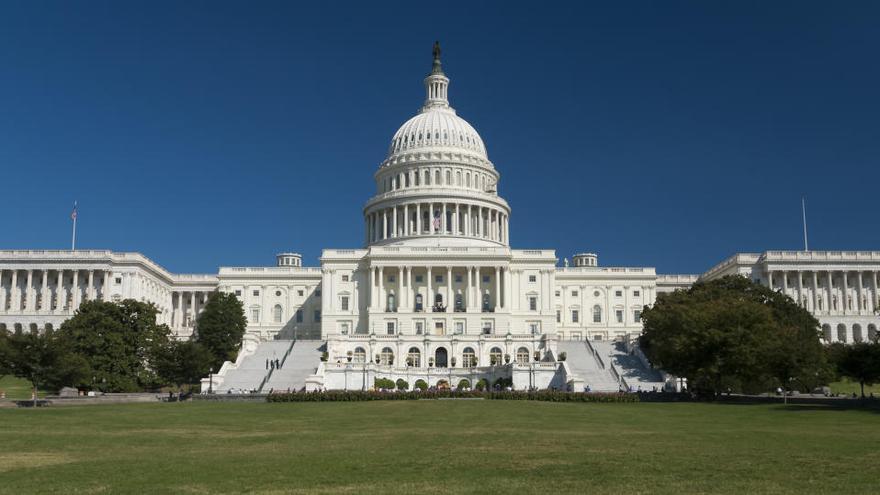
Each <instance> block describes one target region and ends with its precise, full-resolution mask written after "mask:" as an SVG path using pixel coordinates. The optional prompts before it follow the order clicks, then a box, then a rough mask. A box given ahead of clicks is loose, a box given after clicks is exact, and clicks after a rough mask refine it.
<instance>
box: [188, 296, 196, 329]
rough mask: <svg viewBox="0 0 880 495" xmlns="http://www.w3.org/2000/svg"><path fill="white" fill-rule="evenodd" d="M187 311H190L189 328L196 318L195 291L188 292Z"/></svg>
mask: <svg viewBox="0 0 880 495" xmlns="http://www.w3.org/2000/svg"><path fill="white" fill-rule="evenodd" d="M189 312H190V324H189V326H190V328H192V327H193V322H195V320H196V293H195V292H190V293H189Z"/></svg>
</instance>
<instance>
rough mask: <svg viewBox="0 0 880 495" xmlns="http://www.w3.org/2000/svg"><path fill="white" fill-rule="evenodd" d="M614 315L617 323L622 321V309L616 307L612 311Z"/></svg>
mask: <svg viewBox="0 0 880 495" xmlns="http://www.w3.org/2000/svg"><path fill="white" fill-rule="evenodd" d="M614 314H615V316H617V323H623V310H622V309H618V310H617V311H615V312H614Z"/></svg>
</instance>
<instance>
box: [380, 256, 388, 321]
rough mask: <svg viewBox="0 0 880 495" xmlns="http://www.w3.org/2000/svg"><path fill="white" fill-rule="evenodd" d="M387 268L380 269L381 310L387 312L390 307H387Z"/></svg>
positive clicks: (381, 267)
mask: <svg viewBox="0 0 880 495" xmlns="http://www.w3.org/2000/svg"><path fill="white" fill-rule="evenodd" d="M384 286H385V267H383V266H380V267H379V309H380V310H382V311H385V310H386V309H388V307H387V306H386V305H385V302H386V297H385V290H384Z"/></svg>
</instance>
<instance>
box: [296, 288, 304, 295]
mask: <svg viewBox="0 0 880 495" xmlns="http://www.w3.org/2000/svg"><path fill="white" fill-rule="evenodd" d="M296 295H298V296H299V297H302V296H303V291H302V289H300V290H298V291H296Z"/></svg>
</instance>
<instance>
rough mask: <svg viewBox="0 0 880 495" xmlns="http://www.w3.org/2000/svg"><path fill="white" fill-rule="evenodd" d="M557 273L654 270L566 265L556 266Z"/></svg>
mask: <svg viewBox="0 0 880 495" xmlns="http://www.w3.org/2000/svg"><path fill="white" fill-rule="evenodd" d="M556 272H557V274H563V275H564V274H571V273H636V274H643V275H644V274H646V275H653V274H654V273H655V272H656V270H655V269H654V268H632V267H607V266H605V267H603V266H566V267H562V268H556Z"/></svg>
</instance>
